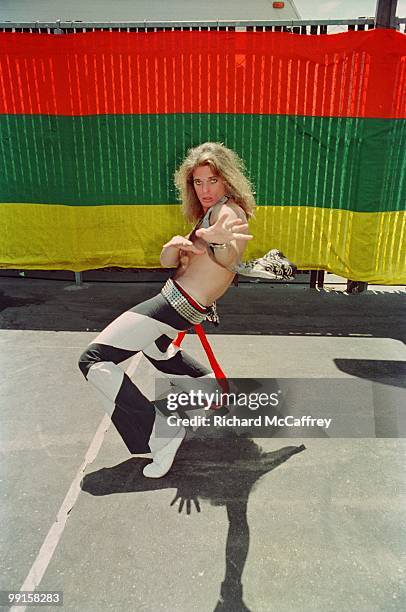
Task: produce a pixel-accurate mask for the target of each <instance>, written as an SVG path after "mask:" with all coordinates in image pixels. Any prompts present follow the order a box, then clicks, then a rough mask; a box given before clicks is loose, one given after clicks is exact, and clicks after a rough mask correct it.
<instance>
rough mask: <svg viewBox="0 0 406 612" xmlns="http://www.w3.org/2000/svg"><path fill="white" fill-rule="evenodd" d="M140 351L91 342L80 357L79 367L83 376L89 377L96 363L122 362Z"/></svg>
mask: <svg viewBox="0 0 406 612" xmlns="http://www.w3.org/2000/svg"><path fill="white" fill-rule="evenodd" d="M137 353H139V351H127V350H125V349H120V348H116V347H114V346H109V345H108V344H98V343H96V342H94V343H92V344H89V346H88V347H87V349H86V350H85V351H83V353H82V354H81V356H80V358H79V368H80V370H81V371H82V373H83V376H84V377H85V378H86V379H87V374H88V373H89V369H90V368H91V366H92V365H94V364H95V363H100V361H112V362H113V363H116V364H117V363H121V362H122V361H125V360H126V359H129V358H130V357H132V356H133V355H136V354H137Z"/></svg>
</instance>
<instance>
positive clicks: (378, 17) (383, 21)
mask: <svg viewBox="0 0 406 612" xmlns="http://www.w3.org/2000/svg"><path fill="white" fill-rule="evenodd" d="M397 3H398V0H377V2H376V12H375V27H376V28H395V27H396V25H395V17H396V5H397Z"/></svg>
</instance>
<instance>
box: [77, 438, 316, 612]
mask: <svg viewBox="0 0 406 612" xmlns="http://www.w3.org/2000/svg"><path fill="white" fill-rule="evenodd" d="M303 450H305V446H304V445H303V444H301V445H300V446H285V447H283V448H280V449H279V450H277V451H273V452H268V453H264V452H262V451H261V449H260V447H258V446H257V444H256V443H255V442H254V441H253V440H251V439H249V438H247V437H242V436H238V435H236V434H235V433H234V432H232V431H226V432H224V433H223V434H222V436H221V438H220V439H219V436H216V437H215V438H207V437H205V438H199V437H195V438H193V439H191V440H185V442H184V443H183V444H182V446H181V447H180V450H179V452H178V454H177V455H176V460H175V463H174V465H173V467H172V469H171V470H170V472H169V473H168V474H167V475H166V476H165V477H163V478H159V479H150V478H145V477H144V476H143V474H142V468H143V467H144V466H145V464H146V463H147V460H145V459H141V458H135V457H133V458H131V459H128V460H127V461H124V462H123V463H120V464H119V465H116V466H114V467H111V468H102V469H100V470H97V471H96V472H93V473H90V474H88V475H86V476H85V477H84V478H83V480H82V483H81V486H82V490H83V491H86V492H88V493H90V494H92V495H111V494H113V493H129V492H141V491H142V492H144V491H156V490H159V489H167V488H170V489H172V488H177V493H176V495H175V498H174V499H173V500H172V502H171V504H170V505H171V506H172V505H174V504H175V502H176V501H178V500H180V502H179V512H181V511H182V509H183V508H184V507H185V506H186V508H185V509H186V512H187V514H190V512H191V509H192V503H193V504H194V506H195V508H196V511H197V512H200V511H201V508H200V504H199V499H198V498H199V497H200V498H202V499H207V500H210V502H211V504H212V505H214V506H223V505H224V506H226V509H227V516H228V520H229V527H228V533H227V543H226V574H225V578H224V581H223V582H222V584H221V590H220V597H219V600H218V603H217V605H216V607H215V612H220V611H222V612H225V611H227V612H243V611H248V612H249V609H248V608H247V606H246V605H245V604H244V602H243V593H242V583H241V577H242V573H243V570H244V565H245V561H246V558H247V554H248V547H249V526H248V522H247V504H248V497H249V494H250V492H251V490H253V489H254V488H255V486H256V484H257V483H258V481H259V479H260V478H261V477H262V476H263V475H264V474H268V473H269V472H271V471H272V470H274V469H275V468H276V467H278V465H280V464H281V463H284V462H285V461H286V460H287V459H289V458H290V457H291V456H292V455H294V454H296V453H300V452H301V451H303Z"/></svg>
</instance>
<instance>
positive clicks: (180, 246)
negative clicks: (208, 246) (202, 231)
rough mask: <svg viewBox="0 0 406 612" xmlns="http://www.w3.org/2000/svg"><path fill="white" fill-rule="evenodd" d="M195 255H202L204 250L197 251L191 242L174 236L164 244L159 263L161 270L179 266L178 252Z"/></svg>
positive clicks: (182, 237)
mask: <svg viewBox="0 0 406 612" xmlns="http://www.w3.org/2000/svg"><path fill="white" fill-rule="evenodd" d="M181 250H182V251H186V252H191V253H195V255H203V253H205V252H206V250H202V249H198V248H197V247H195V245H194V244H193V242H191V241H190V240H188V239H187V238H186V237H184V236H174V237H173V238H171V240H169V242H167V243H166V244H164V246H163V248H162V251H161V256H160V262H161V266H162V267H163V268H174V267H177V266H178V265H179V260H180V251H181Z"/></svg>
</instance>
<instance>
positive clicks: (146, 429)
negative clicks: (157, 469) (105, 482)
mask: <svg viewBox="0 0 406 612" xmlns="http://www.w3.org/2000/svg"><path fill="white" fill-rule="evenodd" d="M115 404H116V407H115V409H114V412H113V414H112V416H111V420H112V422H113V423H114V425H115V427H116V428H117V431H118V433H119V434H120V436H121V437H122V438H123V440H124V443H125V445H126V446H127V448H128V450H129V451H130V453H149V452H151V449H150V448H149V446H148V441H149V439H150V437H151V432H152V428H153V426H154V421H155V408H154V406H153V404H151V402H150V401H149V400H148V399H147V398H146V397H145V395H143V394H142V393H141V391H140V390H139V389H138V388H137V387H136V386H135V385H134V383H133V382H132V381H131V380H130V378H129V377H128V376H127V374H124V379H123V382H122V384H121V387H120V390H119V392H118V393H117V396H116V401H115Z"/></svg>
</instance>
